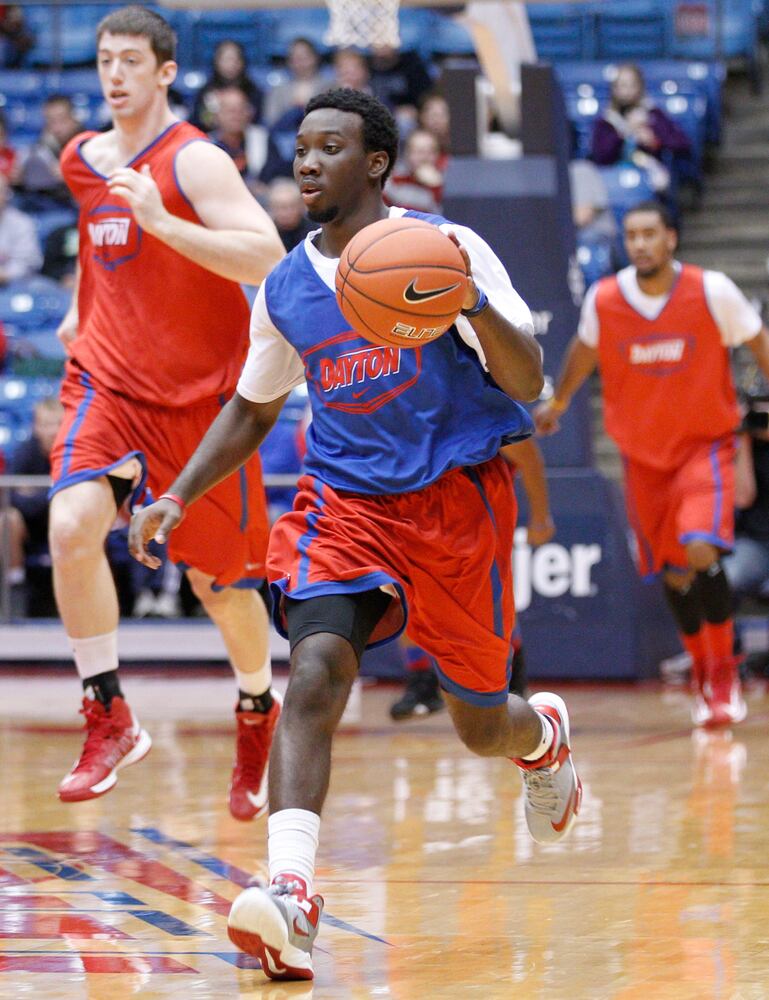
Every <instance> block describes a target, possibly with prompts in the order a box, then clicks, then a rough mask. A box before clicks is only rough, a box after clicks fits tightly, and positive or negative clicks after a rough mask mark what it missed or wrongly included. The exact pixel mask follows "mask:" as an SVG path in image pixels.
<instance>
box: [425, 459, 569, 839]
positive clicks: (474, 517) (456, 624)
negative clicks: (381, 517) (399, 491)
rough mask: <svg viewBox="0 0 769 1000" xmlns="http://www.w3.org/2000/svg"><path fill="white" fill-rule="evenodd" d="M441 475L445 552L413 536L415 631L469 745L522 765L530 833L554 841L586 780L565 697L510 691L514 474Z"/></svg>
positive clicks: (499, 468) (491, 468) (436, 501)
mask: <svg viewBox="0 0 769 1000" xmlns="http://www.w3.org/2000/svg"><path fill="white" fill-rule="evenodd" d="M444 478H445V483H444V488H443V490H442V492H441V495H440V497H438V496H436V497H434V498H432V506H431V514H432V516H433V517H435V516H436V515H435V514H434V513H432V512H433V511H434V510H435V509H436V507H437V508H438V509H439V510H440V513H441V515H442V519H441V523H442V525H443V526H444V532H445V537H443V538H442V539H441V541H440V543H439V544H440V547H441V549H442V550H443V551H440V552H438V551H436V542H435V541H432V542H431V549H432V551H431V552H427V551H425V552H424V553H423V552H422V551H420V549H419V542H418V539H417V538H416V537H415V538H414V539H413V540H412V552H411V566H410V570H409V571H410V574H411V578H412V581H413V587H414V596H413V598H411V599H410V601H409V610H410V622H411V624H410V626H409V632H410V635H411V636H412V637H413V639H414V640H415V641H417V642H419V643H420V645H422V646H424V648H425V649H426V650H427V651H428V652H429V653H431V654H432V655H433V656H434V657H435V659H436V661H437V663H438V675H439V680H440V683H441V687H442V688H443V692H444V698H445V700H446V703H447V705H448V708H449V712H450V713H451V717H452V720H453V722H454V725H455V728H456V730H457V733H458V735H459V737H460V739H461V740H462V742H463V743H464V744H465V745H466V746H467V747H468V749H470V750H472V751H473V752H474V753H477V754H479V755H481V756H494V757H508V758H511V759H512V760H513V761H514V762H515V763H516V764H517V765H518V767H519V768H520V769H521V772H522V775H523V778H524V783H525V787H526V807H525V812H526V820H527V824H528V827H529V831H530V833H531V835H532V837H533V838H534V839H535V840H537V841H538V842H541V843H551V842H553V841H556V840H559V839H560V838H561V837H563V836H564V835H565V834H566V832H567V831H568V829H569V828H570V826H571V824H572V823H573V821H574V819H575V817H576V815H577V813H578V812H579V808H580V803H581V797H582V786H581V783H580V781H579V778H578V777H577V774H576V771H575V769H574V764H573V761H572V758H571V750H570V744H569V717H568V712H567V710H566V706H565V704H564V702H563V700H562V699H561V698H559V697H558V696H557V695H555V694H550V693H546V692H542V693H540V694H537V695H535V696H533V697H532V698H531V699H530V700H529V701H528V702H526V701H524V700H523V699H522V698H519V697H518V696H516V695H513V694H510V693H509V682H510V667H511V664H510V637H511V634H512V631H513V625H514V607H513V581H512V571H511V556H512V544H513V531H514V527H515V510H516V508H515V498H514V494H513V492H512V485H511V482H510V478H509V473H508V471H507V467H506V466H505V464H504V462H502V460H501V459H499V460H495V461H492V462H488V463H485V464H484V465H483V466H478V467H476V468H474V469H469V470H463V472H462V473H461V474H460V476H458V477H452V478H451V479H450V478H449V477H444ZM438 505H440V507H439V506H438ZM441 507H442V510H441ZM452 512H453V513H452ZM415 517H416V513H415ZM468 523H470V524H472V525H473V531H472V533H471V535H470V536H468V533H467V525H468ZM463 539H467V540H463ZM436 557H437V558H436ZM443 561H447V565H449V566H451V573H450V574H449V573H446V575H445V577H444V578H442V579H439V578H437V577H436V574H435V573H434V572H433V568H434V566H435V565H436V564H437V565H441V563H442V562H443ZM452 561H453V565H452Z"/></svg>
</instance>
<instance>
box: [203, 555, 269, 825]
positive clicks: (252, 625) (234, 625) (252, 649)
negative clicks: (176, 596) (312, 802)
mask: <svg viewBox="0 0 769 1000" xmlns="http://www.w3.org/2000/svg"><path fill="white" fill-rule="evenodd" d="M187 577H188V579H189V581H190V584H191V586H192V589H193V591H194V593H195V596H196V597H197V598H198V600H199V601H200V602H201V604H202V605H203V607H204V608H205V610H206V613H207V614H208V616H209V618H210V619H211V620H212V621H213V622H214V624H215V625H216V626H217V628H218V629H219V631H220V632H221V634H222V639H223V640H224V645H225V647H226V648H227V654H228V656H229V659H230V664H231V666H232V669H233V672H234V674H235V679H236V682H237V685H238V700H237V704H236V706H235V719H236V724H237V739H236V747H235V763H234V766H233V769H232V777H231V780H230V789H229V806H230V812H231V813H232V815H233V816H234V817H235V819H240V820H251V819H255V818H256V817H257V816H261V815H262V814H263V813H264V812H266V810H267V763H268V759H269V755H270V746H271V744H272V737H273V733H274V730H275V725H276V723H277V721H278V716H279V715H280V704H281V699H280V696H279V695H278V693H277V692H275V691H273V690H272V686H271V685H272V664H271V661H270V647H269V620H268V617H267V609H266V608H265V605H264V601H263V600H262V597H261V596H260V594H259V592H258V591H257V590H256V589H254V588H244V589H240V588H236V587H224V588H220V589H215V588H214V587H213V586H212V584H213V583H214V577H212V576H209V575H208V574H206V573H203V572H201V571H200V570H197V569H188V570H187Z"/></svg>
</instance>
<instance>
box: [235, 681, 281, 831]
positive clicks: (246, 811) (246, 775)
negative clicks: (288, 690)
mask: <svg viewBox="0 0 769 1000" xmlns="http://www.w3.org/2000/svg"><path fill="white" fill-rule="evenodd" d="M282 704H283V699H282V698H281V696H280V695H279V694H278V693H277V691H273V692H272V706H271V707H270V710H269V712H236V713H235V718H236V720H237V725H238V733H237V738H236V744H235V764H234V766H233V768H232V779H231V781H230V812H231V813H232V815H233V816H234V817H235V819H239V820H243V821H244V822H247V821H248V820H252V819H256V818H257V817H258V816H261V815H262V814H263V813H264V812H266V810H267V762H268V760H269V756H270V747H271V746H272V735H273V733H274V732H275V726H276V724H277V722H278V718H279V716H280V708H281V705H282Z"/></svg>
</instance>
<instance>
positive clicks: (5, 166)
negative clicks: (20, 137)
mask: <svg viewBox="0 0 769 1000" xmlns="http://www.w3.org/2000/svg"><path fill="white" fill-rule="evenodd" d="M15 170H16V150H15V149H14V148H13V146H11V144H10V143H9V142H8V120H7V118H6V117H5V115H4V114H3V112H2V111H0V174H2V175H3V177H7V178H9V179H11V178H12V177H13V174H14V172H15Z"/></svg>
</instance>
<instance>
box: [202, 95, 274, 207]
mask: <svg viewBox="0 0 769 1000" xmlns="http://www.w3.org/2000/svg"><path fill="white" fill-rule="evenodd" d="M209 108H210V109H211V110H212V112H213V123H212V124H213V128H212V129H211V131H210V132H209V133H208V134H209V138H211V139H212V140H213V141H214V142H215V143H216V144H217V146H220V147H221V148H222V149H223V150H224V151H225V152H226V153H228V154H229V155H230V156H231V157H232V159H233V160H234V162H235V165H236V166H237V168H238V172H239V173H240V176H241V177H242V178H243V180H244V181H246V183H247V184H248V185H249V186H250V187H252V188H253V187H254V185H256V184H257V180H258V177H259V172H260V170H261V169H262V166H263V165H264V161H265V157H266V149H267V133H266V130H265V128H264V126H262V125H254V124H253V118H254V115H253V108H252V106H251V105H250V104H249V102H248V98H247V97H246V95H245V94H244V92H243V90H242V89H241V88H240V87H235V86H231V87H222V88H221V89H220V90H215V91H212V92H211V93H210V99H209Z"/></svg>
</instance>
